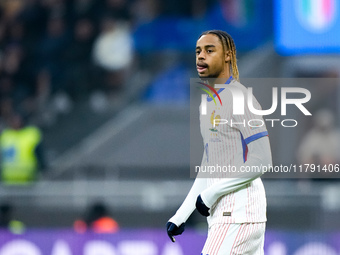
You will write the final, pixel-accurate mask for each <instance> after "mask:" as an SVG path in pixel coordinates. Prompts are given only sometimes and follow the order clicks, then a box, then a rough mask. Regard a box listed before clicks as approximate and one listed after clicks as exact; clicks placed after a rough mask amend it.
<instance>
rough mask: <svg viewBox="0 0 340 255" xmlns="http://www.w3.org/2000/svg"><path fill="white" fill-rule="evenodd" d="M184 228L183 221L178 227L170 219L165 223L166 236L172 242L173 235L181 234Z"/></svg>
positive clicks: (173, 239)
mask: <svg viewBox="0 0 340 255" xmlns="http://www.w3.org/2000/svg"><path fill="white" fill-rule="evenodd" d="M184 229H185V223H182V224H181V225H180V226H179V227H177V226H176V224H175V223H172V222H170V221H168V223H167V224H166V231H167V232H168V236H169V238H170V240H171V241H172V242H173V243H174V242H175V241H176V240H175V238H174V236H177V235H181V234H182V233H183V232H184Z"/></svg>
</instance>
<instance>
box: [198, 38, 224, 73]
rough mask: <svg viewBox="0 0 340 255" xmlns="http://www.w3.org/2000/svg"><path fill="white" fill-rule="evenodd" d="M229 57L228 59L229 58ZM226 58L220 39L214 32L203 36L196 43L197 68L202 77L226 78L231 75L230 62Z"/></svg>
mask: <svg viewBox="0 0 340 255" xmlns="http://www.w3.org/2000/svg"><path fill="white" fill-rule="evenodd" d="M227 58H228V59H227ZM226 60H229V57H228V56H226V55H225V53H224V50H223V46H222V43H221V41H220V39H219V38H218V37H217V36H216V35H214V34H207V35H203V36H201V38H200V39H198V41H197V44H196V68H197V72H198V75H199V76H200V77H201V78H225V77H226V76H227V75H229V71H228V70H229V64H228V63H227V61H226Z"/></svg>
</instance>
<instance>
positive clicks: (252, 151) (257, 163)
mask: <svg viewBox="0 0 340 255" xmlns="http://www.w3.org/2000/svg"><path fill="white" fill-rule="evenodd" d="M263 166H266V167H269V166H270V167H271V166H272V156H271V150H270V144H269V138H268V137H267V136H265V137H261V138H259V139H257V140H255V141H253V142H251V143H249V144H248V159H247V161H246V162H245V163H244V164H242V165H239V166H236V167H237V169H238V170H239V171H237V173H235V175H234V176H233V177H232V178H224V179H221V180H220V181H219V182H217V183H215V184H214V185H212V186H210V187H209V188H206V189H205V190H204V191H202V193H201V198H202V200H203V202H204V204H205V205H206V206H207V207H209V208H211V207H212V205H213V204H214V203H215V202H216V201H217V199H218V198H219V197H221V196H224V195H226V194H228V193H230V192H233V191H235V190H237V189H240V188H242V187H244V186H245V185H247V184H248V183H250V182H252V181H253V180H255V179H256V178H259V177H260V176H261V175H262V174H263V173H264V170H265V169H266V168H263ZM246 167H251V168H249V169H257V171H244V169H245V168H246Z"/></svg>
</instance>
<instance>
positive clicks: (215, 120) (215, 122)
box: [209, 110, 221, 132]
mask: <svg viewBox="0 0 340 255" xmlns="http://www.w3.org/2000/svg"><path fill="white" fill-rule="evenodd" d="M220 121H221V116H220V115H216V116H215V110H214V111H213V112H212V113H211V116H210V123H211V125H212V127H211V128H209V130H210V131H212V132H217V129H216V127H217V126H218V125H219V124H220Z"/></svg>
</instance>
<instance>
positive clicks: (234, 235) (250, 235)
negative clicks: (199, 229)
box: [202, 223, 265, 255]
mask: <svg viewBox="0 0 340 255" xmlns="http://www.w3.org/2000/svg"><path fill="white" fill-rule="evenodd" d="M264 233H265V223H245V224H215V225H213V226H212V227H211V228H210V229H209V232H208V237H207V240H206V242H205V245H204V247H203V250H202V254H203V255H234V254H235V255H236V254H242V255H243V254H248V255H263V244H264Z"/></svg>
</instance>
